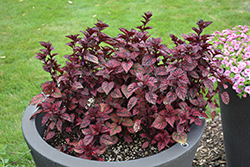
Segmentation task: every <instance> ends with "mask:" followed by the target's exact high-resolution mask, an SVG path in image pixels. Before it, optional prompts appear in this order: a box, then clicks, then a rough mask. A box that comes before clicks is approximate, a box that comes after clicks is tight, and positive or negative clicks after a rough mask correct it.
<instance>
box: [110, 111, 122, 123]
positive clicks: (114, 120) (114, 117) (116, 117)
mask: <svg viewBox="0 0 250 167" xmlns="http://www.w3.org/2000/svg"><path fill="white" fill-rule="evenodd" d="M110 117H111V120H112V121H113V122H119V121H120V117H119V116H118V115H116V114H115V113H111V114H110Z"/></svg>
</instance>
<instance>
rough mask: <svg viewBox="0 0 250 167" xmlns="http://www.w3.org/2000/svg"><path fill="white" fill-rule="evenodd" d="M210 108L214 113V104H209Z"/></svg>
mask: <svg viewBox="0 0 250 167" xmlns="http://www.w3.org/2000/svg"><path fill="white" fill-rule="evenodd" d="M208 106H209V108H210V110H211V111H214V110H215V108H216V107H215V105H214V103H213V102H208Z"/></svg>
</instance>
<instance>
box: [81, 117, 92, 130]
mask: <svg viewBox="0 0 250 167" xmlns="http://www.w3.org/2000/svg"><path fill="white" fill-rule="evenodd" d="M89 124H90V120H89V119H83V120H82V122H81V125H80V128H86V127H87V126H89Z"/></svg>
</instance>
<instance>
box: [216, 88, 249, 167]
mask: <svg viewBox="0 0 250 167" xmlns="http://www.w3.org/2000/svg"><path fill="white" fill-rule="evenodd" d="M231 87H232V86H231V85H229V86H228V89H226V90H224V91H227V92H228V94H229V97H230V102H229V104H228V105H226V104H224V103H223V102H222V101H221V98H220V108H221V119H222V128H223V134H224V145H225V151H226V161H227V167H249V166H250V97H249V96H248V97H247V98H239V97H238V96H237V93H236V92H235V90H233V89H232V88H231ZM221 89H223V88H222V87H221Z"/></svg>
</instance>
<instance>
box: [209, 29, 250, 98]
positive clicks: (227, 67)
mask: <svg viewBox="0 0 250 167" xmlns="http://www.w3.org/2000/svg"><path fill="white" fill-rule="evenodd" d="M249 32H250V31H249V28H248V26H246V25H245V26H242V25H239V26H237V27H234V28H232V30H230V29H226V30H223V31H222V32H219V31H215V33H214V34H213V36H212V38H211V39H210V40H211V41H212V42H213V46H214V47H215V48H217V49H220V50H221V51H222V54H218V55H217V56H215V60H219V65H220V68H219V71H218V72H219V73H221V74H224V75H225V76H226V77H228V78H230V79H231V81H232V88H233V89H234V90H235V91H236V92H237V93H238V96H239V97H247V95H250V34H249ZM212 79H213V80H214V79H215V78H212Z"/></svg>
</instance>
